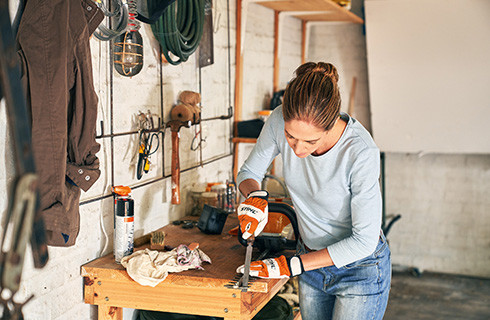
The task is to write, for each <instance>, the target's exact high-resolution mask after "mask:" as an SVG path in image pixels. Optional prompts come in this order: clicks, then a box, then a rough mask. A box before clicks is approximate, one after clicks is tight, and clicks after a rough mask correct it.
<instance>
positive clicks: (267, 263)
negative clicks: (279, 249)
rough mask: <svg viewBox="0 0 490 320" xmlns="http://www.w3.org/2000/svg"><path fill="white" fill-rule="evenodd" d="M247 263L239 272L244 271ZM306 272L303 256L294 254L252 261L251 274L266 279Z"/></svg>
mask: <svg viewBox="0 0 490 320" xmlns="http://www.w3.org/2000/svg"><path fill="white" fill-rule="evenodd" d="M244 270H245V265H242V266H240V267H238V269H237V270H236V271H237V272H238V273H243V272H244ZM303 272H304V268H303V263H302V262H301V258H300V257H298V256H294V257H291V258H286V257H285V256H280V257H278V258H270V259H265V260H259V261H253V262H252V263H250V276H252V277H259V278H264V279H279V278H289V277H294V276H297V275H300V274H301V273H303Z"/></svg>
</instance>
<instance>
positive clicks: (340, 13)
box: [257, 0, 364, 23]
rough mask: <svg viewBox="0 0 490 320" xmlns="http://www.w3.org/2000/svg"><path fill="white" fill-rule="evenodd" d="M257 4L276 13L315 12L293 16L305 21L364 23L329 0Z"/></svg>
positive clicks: (288, 0)
mask: <svg viewBox="0 0 490 320" xmlns="http://www.w3.org/2000/svg"><path fill="white" fill-rule="evenodd" d="M257 3H258V4H260V5H262V6H264V7H267V8H270V9H272V10H276V11H298V12H304V11H312V12H313V11H317V12H318V14H310V15H308V14H306V15H295V16H296V17H297V18H299V19H302V20H306V21H346V22H353V23H364V21H363V20H362V19H361V18H359V17H358V16H356V15H355V14H353V13H352V12H350V11H349V10H347V9H345V8H343V7H341V6H340V5H339V4H337V3H335V2H333V1H330V0H308V1H305V0H287V1H281V0H279V1H260V2H257Z"/></svg>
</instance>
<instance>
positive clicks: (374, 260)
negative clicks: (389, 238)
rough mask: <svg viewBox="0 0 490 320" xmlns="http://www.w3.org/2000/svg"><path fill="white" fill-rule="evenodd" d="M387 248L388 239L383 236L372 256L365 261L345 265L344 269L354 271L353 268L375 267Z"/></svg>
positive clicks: (364, 259)
mask: <svg viewBox="0 0 490 320" xmlns="http://www.w3.org/2000/svg"><path fill="white" fill-rule="evenodd" d="M387 247H388V243H387V242H386V238H385V237H384V236H382V237H380V239H379V242H378V245H377V246H376V249H375V251H374V252H373V253H372V254H370V255H369V256H367V257H365V258H363V259H360V260H357V261H355V262H353V263H350V264H348V265H345V266H344V267H345V268H346V269H353V268H365V267H370V266H375V265H377V264H379V262H380V259H379V256H381V255H382V254H383V252H384V251H385V250H386V248H387Z"/></svg>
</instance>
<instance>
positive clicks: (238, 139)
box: [231, 138, 257, 143]
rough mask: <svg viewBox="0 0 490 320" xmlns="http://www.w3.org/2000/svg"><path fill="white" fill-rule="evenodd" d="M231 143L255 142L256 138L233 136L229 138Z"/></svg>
mask: <svg viewBox="0 0 490 320" xmlns="http://www.w3.org/2000/svg"><path fill="white" fill-rule="evenodd" d="M231 142H233V143H256V142H257V138H233V139H232V140H231Z"/></svg>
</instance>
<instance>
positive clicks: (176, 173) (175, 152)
mask: <svg viewBox="0 0 490 320" xmlns="http://www.w3.org/2000/svg"><path fill="white" fill-rule="evenodd" d="M167 127H170V131H172V204H180V163H179V138H180V137H179V135H180V134H179V130H180V128H181V127H186V128H190V127H191V121H180V120H171V121H169V122H167Z"/></svg>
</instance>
